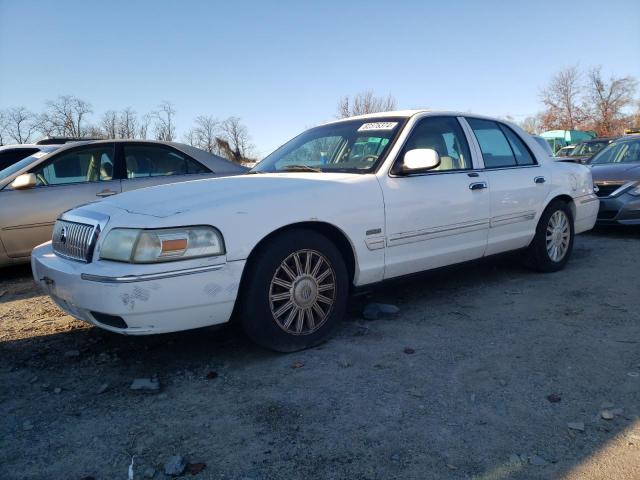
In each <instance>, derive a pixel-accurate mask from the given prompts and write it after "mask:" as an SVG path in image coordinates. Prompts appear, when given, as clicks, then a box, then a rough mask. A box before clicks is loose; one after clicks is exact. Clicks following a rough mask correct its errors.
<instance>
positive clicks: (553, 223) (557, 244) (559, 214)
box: [547, 210, 571, 262]
mask: <svg viewBox="0 0 640 480" xmlns="http://www.w3.org/2000/svg"><path fill="white" fill-rule="evenodd" d="M570 238H571V228H570V226H569V219H568V218H567V214H566V213H564V212H563V211H562V210H557V211H555V212H554V213H553V215H551V218H550V219H549V224H548V225H547V254H548V255H549V258H550V259H551V260H553V261H554V262H559V261H561V260H562V259H563V258H564V257H565V255H566V254H567V251H568V250H569V240H570Z"/></svg>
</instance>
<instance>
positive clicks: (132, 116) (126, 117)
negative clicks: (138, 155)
mask: <svg viewBox="0 0 640 480" xmlns="http://www.w3.org/2000/svg"><path fill="white" fill-rule="evenodd" d="M137 135H138V115H137V114H136V112H135V110H133V109H132V108H131V107H127V108H125V109H124V110H122V112H120V115H119V116H118V137H119V138H136V136H137Z"/></svg>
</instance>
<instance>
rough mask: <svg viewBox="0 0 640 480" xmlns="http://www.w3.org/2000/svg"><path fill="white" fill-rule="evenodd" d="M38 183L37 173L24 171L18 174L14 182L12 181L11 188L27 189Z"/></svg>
mask: <svg viewBox="0 0 640 480" xmlns="http://www.w3.org/2000/svg"><path fill="white" fill-rule="evenodd" d="M37 184H38V179H37V178H36V174H35V173H23V174H22V175H18V176H17V177H16V178H15V180H14V181H13V182H11V188H13V189H14V190H25V189H27V188H33V187H35V186H36V185H37Z"/></svg>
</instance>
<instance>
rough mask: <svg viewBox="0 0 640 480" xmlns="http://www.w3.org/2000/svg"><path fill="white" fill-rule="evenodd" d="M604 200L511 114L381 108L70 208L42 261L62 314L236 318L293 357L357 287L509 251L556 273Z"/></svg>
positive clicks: (113, 319) (112, 323)
mask: <svg viewBox="0 0 640 480" xmlns="http://www.w3.org/2000/svg"><path fill="white" fill-rule="evenodd" d="M598 206H599V202H598V198H597V196H596V195H595V194H594V189H593V183H592V179H591V173H590V171H589V169H588V168H587V167H585V166H583V165H578V164H574V163H562V162H554V161H553V160H552V159H550V158H549V157H548V155H547V154H546V152H544V151H543V149H542V148H541V147H540V145H539V144H538V143H537V142H536V141H535V140H534V139H533V138H532V137H531V136H529V135H528V134H527V133H525V132H524V131H523V130H521V129H520V128H519V127H517V126H516V125H513V124H510V123H508V122H505V121H502V120H495V119H491V118H486V117H481V116H477V115H471V114H466V113H455V112H434V111H424V110H420V111H401V112H386V113H378V114H373V115H365V116H360V117H353V118H348V119H344V120H338V121H334V122H331V123H328V124H325V125H322V126H319V127H315V128H312V129H310V130H307V131H306V132H304V133H302V134H300V135H299V136H297V137H295V138H294V139H293V140H291V141H289V142H288V143H286V144H284V145H283V146H282V147H280V148H278V149H277V150H276V151H275V152H274V153H272V154H271V155H269V156H268V157H267V158H265V159H264V160H263V161H262V162H260V163H259V164H258V165H257V166H256V167H254V168H253V170H251V171H250V172H249V173H248V174H246V175H241V176H236V177H228V178H216V179H206V180H195V181H190V182H185V183H176V184H171V185H163V186H158V187H151V188H147V189H143V190H137V191H133V192H128V193H123V194H121V195H117V196H115V197H112V198H108V199H105V200H103V201H101V202H99V203H93V204H88V205H85V206H82V207H79V208H76V209H74V210H71V211H68V212H66V213H64V214H63V215H62V216H61V217H60V218H59V219H58V221H57V223H56V224H55V228H54V232H53V239H52V242H49V243H45V244H43V245H40V246H39V247H36V248H35V249H34V251H33V255H32V268H33V275H34V277H35V279H36V281H37V282H39V283H40V285H42V287H43V288H44V289H46V291H47V292H48V293H49V295H51V297H52V298H53V300H54V301H55V302H56V303H57V304H58V305H59V306H60V307H61V308H62V309H63V310H65V311H66V312H68V313H69V314H70V315H72V316H74V317H76V318H79V319H81V320H84V321H87V322H90V323H92V324H94V325H97V326H99V327H101V328H104V329H107V330H110V331H113V332H118V333H124V334H131V335H144V334H152V333H163V332H173V331H177V330H185V329H191V328H197V327H204V326H207V325H215V324H220V323H224V322H228V321H229V320H230V319H231V318H232V317H233V318H234V319H237V321H239V322H240V323H241V325H242V326H243V328H244V330H245V331H246V332H247V334H248V335H249V336H250V337H251V338H252V339H253V340H254V341H256V342H257V343H259V344H261V345H263V346H266V347H269V348H272V349H274V350H278V351H293V350H297V349H301V348H305V347H309V346H312V345H316V344H318V343H319V342H321V341H323V340H324V339H326V338H327V337H328V335H329V334H330V332H331V331H332V329H333V328H334V327H335V326H336V324H337V322H339V321H340V319H341V318H342V316H343V314H344V311H345V307H346V302H347V297H348V295H349V292H350V291H351V290H353V289H355V288H357V287H362V286H366V285H372V284H375V283H377V282H381V281H384V280H387V279H392V278H396V277H400V276H403V275H408V274H413V273H416V272H420V271H424V270H429V269H433V268H437V267H442V266H446V265H451V264H455V263H459V262H465V261H468V260H473V259H477V258H480V257H486V256H488V255H493V254H497V253H501V252H507V251H512V250H521V254H522V259H523V261H524V262H525V264H526V265H528V266H530V267H531V268H533V269H535V270H539V271H543V272H553V271H556V270H559V269H561V268H562V267H564V265H565V263H566V262H567V260H568V258H569V255H570V254H571V249H572V245H573V239H574V235H575V234H578V233H581V232H584V231H586V230H589V229H591V228H592V227H593V225H594V223H595V221H596V216H597V212H598Z"/></svg>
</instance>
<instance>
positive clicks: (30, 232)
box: [0, 140, 247, 267]
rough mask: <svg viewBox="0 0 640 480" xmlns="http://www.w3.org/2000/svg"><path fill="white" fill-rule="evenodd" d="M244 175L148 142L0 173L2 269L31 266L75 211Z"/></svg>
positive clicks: (29, 161)
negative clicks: (147, 190)
mask: <svg viewBox="0 0 640 480" xmlns="http://www.w3.org/2000/svg"><path fill="white" fill-rule="evenodd" d="M245 171H247V169H246V168H245V167H243V166H241V165H238V164H235V163H232V162H229V161H228V160H225V159H224V158H222V157H219V156H217V155H213V154H210V153H208V152H205V151H203V150H200V149H198V148H195V147H191V146H189V145H184V144H180V143H172V142H157V141H149V140H103V141H93V142H78V143H73V144H69V145H65V146H62V147H60V148H58V149H56V150H55V151H53V152H46V151H40V152H37V153H35V154H33V155H31V156H29V157H27V158H24V159H23V160H21V161H19V162H17V163H15V164H13V165H11V166H10V167H8V168H5V169H4V170H1V171H0V267H1V266H6V265H11V264H15V263H24V262H28V261H29V256H30V254H31V250H32V249H33V247H35V246H36V245H39V244H41V243H44V242H46V241H48V240H50V239H51V231H52V228H53V223H54V222H55V220H56V218H57V217H58V216H59V215H60V214H61V213H63V212H65V211H66V210H69V209H71V208H73V207H76V206H78V205H82V204H85V203H89V202H93V201H96V200H100V199H101V198H104V197H108V196H111V195H115V194H117V193H120V192H126V191H128V190H135V189H137V188H143V187H149V186H153V185H160V184H165V183H175V182H183V181H187V180H195V179H198V178H210V177H219V176H229V175H238V174H242V173H244V172H245Z"/></svg>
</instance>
